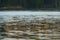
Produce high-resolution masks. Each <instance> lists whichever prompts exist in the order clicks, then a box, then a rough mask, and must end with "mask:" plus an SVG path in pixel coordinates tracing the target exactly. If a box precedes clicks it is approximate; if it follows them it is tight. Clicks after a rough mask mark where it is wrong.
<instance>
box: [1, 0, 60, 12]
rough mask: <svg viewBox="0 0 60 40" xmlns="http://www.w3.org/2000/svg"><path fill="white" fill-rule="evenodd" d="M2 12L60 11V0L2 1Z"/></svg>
mask: <svg viewBox="0 0 60 40" xmlns="http://www.w3.org/2000/svg"><path fill="white" fill-rule="evenodd" d="M0 10H50V11H51V10H60V0H0Z"/></svg>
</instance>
